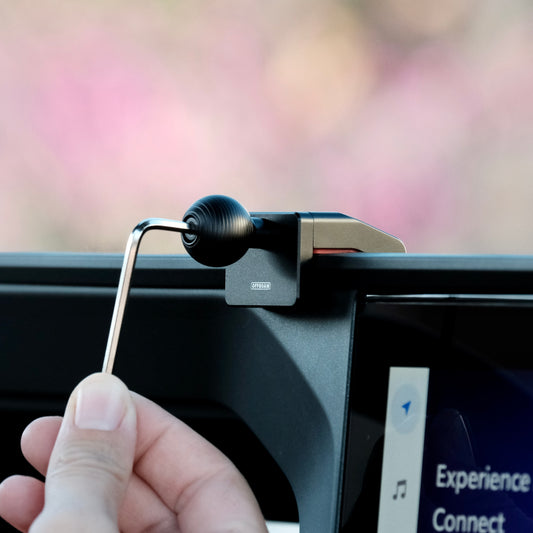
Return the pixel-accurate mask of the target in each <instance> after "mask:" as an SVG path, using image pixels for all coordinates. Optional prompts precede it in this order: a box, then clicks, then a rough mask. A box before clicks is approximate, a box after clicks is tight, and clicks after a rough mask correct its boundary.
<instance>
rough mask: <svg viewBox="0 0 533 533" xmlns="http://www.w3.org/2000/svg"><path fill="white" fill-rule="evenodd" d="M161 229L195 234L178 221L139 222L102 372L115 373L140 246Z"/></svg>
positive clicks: (130, 244)
mask: <svg viewBox="0 0 533 533" xmlns="http://www.w3.org/2000/svg"><path fill="white" fill-rule="evenodd" d="M154 229H159V230H165V231H176V232H178V233H194V230H191V228H190V227H189V225H188V224H187V223H185V222H179V221H176V220H169V219H166V218H148V219H146V220H143V221H142V222H139V224H137V226H135V228H134V229H133V231H132V232H131V235H130V236H129V239H128V242H127V244H126V251H125V252H124V261H123V263H122V269H121V271H120V280H119V282H118V290H117V296H116V298H115V307H114V309H113V316H112V318H111V326H110V328H109V336H108V338H107V347H106V351H105V357H104V366H103V368H102V372H107V373H108V374H111V373H113V365H114V364H115V356H116V353H117V346H118V339H119V336H120V330H121V328H122V321H123V318H124V311H125V309H126V304H127V301H128V295H129V292H130V285H131V277H132V274H133V269H134V267H135V262H136V260H137V254H138V252H139V245H140V243H141V239H142V238H143V236H144V234H145V233H146V232H147V231H150V230H154Z"/></svg>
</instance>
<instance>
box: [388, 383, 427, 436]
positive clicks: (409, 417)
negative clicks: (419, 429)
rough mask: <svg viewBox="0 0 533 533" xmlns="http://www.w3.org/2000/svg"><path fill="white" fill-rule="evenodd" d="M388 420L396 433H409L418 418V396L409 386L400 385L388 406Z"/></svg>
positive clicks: (413, 388)
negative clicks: (389, 409) (389, 410)
mask: <svg viewBox="0 0 533 533" xmlns="http://www.w3.org/2000/svg"><path fill="white" fill-rule="evenodd" d="M390 406H391V407H390V408H391V413H390V420H391V423H392V425H393V426H394V427H395V428H396V430H397V431H398V433H410V432H411V431H412V430H413V429H414V428H415V427H416V425H417V423H418V420H419V418H420V395H419V394H418V391H417V390H416V388H415V387H413V386H412V385H409V384H405V385H400V387H398V389H397V390H396V392H395V393H394V397H393V399H392V403H391V404H390Z"/></svg>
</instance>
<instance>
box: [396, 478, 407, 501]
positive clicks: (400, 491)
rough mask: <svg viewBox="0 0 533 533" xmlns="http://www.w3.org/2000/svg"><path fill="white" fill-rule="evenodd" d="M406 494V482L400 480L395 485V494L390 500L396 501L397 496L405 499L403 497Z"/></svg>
mask: <svg viewBox="0 0 533 533" xmlns="http://www.w3.org/2000/svg"><path fill="white" fill-rule="evenodd" d="M406 494H407V480H406V479H401V480H400V481H398V482H397V483H396V492H395V493H394V494H393V495H392V498H393V499H394V500H397V499H398V495H399V496H400V498H405V495H406Z"/></svg>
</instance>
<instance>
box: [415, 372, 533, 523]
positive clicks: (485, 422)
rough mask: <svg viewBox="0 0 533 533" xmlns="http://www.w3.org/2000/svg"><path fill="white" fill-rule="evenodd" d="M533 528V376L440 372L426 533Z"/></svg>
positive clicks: (430, 424)
mask: <svg viewBox="0 0 533 533" xmlns="http://www.w3.org/2000/svg"><path fill="white" fill-rule="evenodd" d="M436 531H437V532H440V531H445V532H469V533H470V532H473V533H508V532H512V533H522V532H523V533H526V532H531V531H533V372H532V371H529V370H519V371H512V370H503V369H501V368H499V369H490V368H487V369H485V370H480V369H476V370H471V371H469V370H465V369H453V370H452V369H449V370H448V369H432V370H431V371H430V380H429V392H428V409H427V421H426V436H425V444H424V457H423V471H422V486H421V494H420V506H419V523H418V533H434V532H436Z"/></svg>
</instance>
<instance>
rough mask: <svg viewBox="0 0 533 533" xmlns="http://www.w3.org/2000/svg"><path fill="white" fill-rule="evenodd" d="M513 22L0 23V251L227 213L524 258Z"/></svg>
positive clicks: (529, 90)
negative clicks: (217, 209) (359, 224)
mask: <svg viewBox="0 0 533 533" xmlns="http://www.w3.org/2000/svg"><path fill="white" fill-rule="evenodd" d="M532 9H533V4H532V3H530V2H519V1H511V2H500V1H497V0H484V1H476V0H448V1H446V2H429V3H428V2H424V1H421V0H408V1H407V2H406V1H400V0H381V1H380V2H373V1H371V0H361V1H357V2H356V1H352V2H347V1H345V0H331V1H329V0H328V1H327V0H283V1H273V2H257V1H251V0H232V1H229V2H172V1H164V0H158V1H154V2H141V1H128V2H126V1H125V0H113V1H106V2H103V1H94V2H72V1H70V0H44V1H42V2H31V1H29V0H22V1H19V2H3V3H2V4H1V5H0V43H1V45H0V114H1V121H0V184H1V189H0V219H1V221H2V231H1V232H0V251H25V250H29V251H42V250H47V251H102V252H104V251H112V252H122V251H123V250H124V245H125V242H126V239H127V237H128V234H129V233H130V231H131V230H132V228H133V227H134V226H135V225H136V224H137V222H139V221H140V220H142V219H144V218H148V217H168V218H176V219H181V217H182V215H183V213H184V212H185V210H186V209H187V208H188V207H189V205H190V204H192V203H193V202H194V201H196V200H197V199H198V198H201V197H203V196H205V195H208V194H226V195H229V196H233V197H234V198H236V199H237V200H239V201H240V202H241V203H242V204H243V205H244V206H245V207H246V208H247V209H249V210H250V211H338V212H342V213H345V214H347V215H350V216H353V217H355V218H359V219H362V220H364V221H365V222H368V223H369V224H372V225H374V226H377V227H379V228H381V229H384V230H385V231H387V232H389V233H392V234H394V235H397V236H399V237H400V238H401V239H402V240H404V241H405V243H406V245H407V249H408V251H411V252H446V253H448V252H451V253H453V252H458V253H477V252H489V253H491V252H495V253H508V252H517V253H529V252H531V251H532V248H533V243H532V242H531V237H530V233H531V231H530V230H531V227H532V226H533V210H532V209H531V205H532V200H533V187H532V186H531V171H532V170H533V150H532V149H531V146H533V120H532V119H533V99H532V98H531V95H532V94H533V69H531V58H532V57H533V33H532V27H533V26H532V22H533V18H532V15H533V14H532ZM143 247H144V248H143V249H144V251H150V252H157V253H158V252H173V251H176V250H181V247H180V246H179V239H176V238H175V236H170V237H167V236H164V237H157V238H156V237H152V236H151V237H150V239H147V240H146V244H143Z"/></svg>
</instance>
